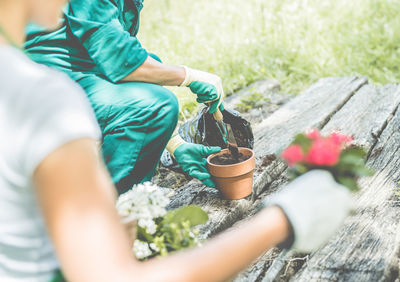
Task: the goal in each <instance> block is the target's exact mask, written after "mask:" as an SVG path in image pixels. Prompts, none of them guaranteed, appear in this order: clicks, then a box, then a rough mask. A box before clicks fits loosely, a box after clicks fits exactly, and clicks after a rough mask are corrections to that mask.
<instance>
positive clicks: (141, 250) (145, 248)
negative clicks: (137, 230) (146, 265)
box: [133, 240, 152, 259]
mask: <svg viewBox="0 0 400 282" xmlns="http://www.w3.org/2000/svg"><path fill="white" fill-rule="evenodd" d="M133 251H134V252H135V255H136V257H137V258H138V259H144V258H147V257H148V256H150V255H151V254H152V251H151V250H150V248H149V244H147V243H146V242H142V241H140V240H135V243H134V244H133Z"/></svg>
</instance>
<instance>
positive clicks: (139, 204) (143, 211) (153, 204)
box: [116, 182, 170, 219]
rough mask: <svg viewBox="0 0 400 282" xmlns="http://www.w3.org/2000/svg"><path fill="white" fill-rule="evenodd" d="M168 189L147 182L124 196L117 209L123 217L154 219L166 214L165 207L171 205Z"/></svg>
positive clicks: (118, 202)
mask: <svg viewBox="0 0 400 282" xmlns="http://www.w3.org/2000/svg"><path fill="white" fill-rule="evenodd" d="M167 194H170V191H169V190H168V189H160V188H159V187H158V186H156V185H154V184H152V183H150V182H146V183H143V184H138V185H136V186H134V187H133V188H132V189H131V190H129V191H128V192H126V193H124V194H122V195H121V196H120V197H119V199H118V201H117V203H116V207H117V210H118V213H119V214H120V215H121V216H130V217H133V218H136V219H152V218H156V217H160V216H163V215H165V214H166V212H167V211H166V209H165V207H166V206H167V205H168V204H169V201H170V200H169V198H168V196H167Z"/></svg>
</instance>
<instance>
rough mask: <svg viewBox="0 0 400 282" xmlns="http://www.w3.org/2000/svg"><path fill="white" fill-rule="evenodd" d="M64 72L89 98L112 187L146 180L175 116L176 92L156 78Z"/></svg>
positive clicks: (125, 187)
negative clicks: (120, 80) (148, 80)
mask: <svg viewBox="0 0 400 282" xmlns="http://www.w3.org/2000/svg"><path fill="white" fill-rule="evenodd" d="M70 75H71V76H72V78H74V79H75V81H77V82H78V83H79V84H80V85H81V86H82V87H83V89H84V90H85V91H86V94H87V96H88V98H89V101H90V103H91V104H92V107H93V110H94V112H95V115H96V117H97V120H98V123H99V125H100V128H101V131H102V133H103V140H102V152H103V157H104V161H105V164H106V165H107V168H108V170H109V172H110V174H111V177H112V180H113V182H114V183H115V185H116V187H117V189H118V192H119V193H123V192H125V191H126V190H128V189H130V188H131V187H132V185H134V184H137V183H142V182H145V181H149V180H151V178H152V177H153V174H154V172H155V170H156V167H157V165H158V162H159V159H160V157H161V154H162V152H163V150H164V148H165V146H166V145H167V143H168V141H169V139H170V138H171V135H172V133H173V132H174V130H175V127H176V124H177V121H178V113H179V105H178V100H177V98H176V96H175V95H174V94H173V93H172V92H171V91H169V90H168V89H166V88H164V87H162V86H159V85H156V84H150V83H141V82H126V83H117V84H114V83H111V82H109V81H108V80H106V79H103V78H101V77H99V76H96V75H89V74H83V73H79V72H73V73H72V74H71V73H70Z"/></svg>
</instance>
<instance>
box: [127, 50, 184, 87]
mask: <svg viewBox="0 0 400 282" xmlns="http://www.w3.org/2000/svg"><path fill="white" fill-rule="evenodd" d="M184 79H185V69H184V68H183V67H179V66H171V65H165V64H162V63H160V62H158V61H157V60H155V59H153V58H152V57H150V56H148V57H147V59H146V60H145V61H144V63H143V64H142V65H140V66H139V67H138V68H137V69H135V70H134V71H133V72H131V73H130V74H128V75H127V76H126V77H124V78H123V79H122V80H121V81H140V82H148V83H154V84H159V85H165V86H178V85H181V84H182V82H183V80H184Z"/></svg>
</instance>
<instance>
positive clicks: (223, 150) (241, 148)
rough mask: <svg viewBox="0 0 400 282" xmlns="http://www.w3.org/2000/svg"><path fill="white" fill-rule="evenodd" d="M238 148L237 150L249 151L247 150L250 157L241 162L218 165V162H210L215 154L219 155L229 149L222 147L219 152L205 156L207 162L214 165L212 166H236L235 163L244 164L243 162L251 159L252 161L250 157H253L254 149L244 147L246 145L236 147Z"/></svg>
mask: <svg viewBox="0 0 400 282" xmlns="http://www.w3.org/2000/svg"><path fill="white" fill-rule="evenodd" d="M238 149H239V151H240V150H246V151H249V152H250V153H251V155H250V158H248V159H247V160H245V161H242V162H240V163H236V164H229V165H218V164H214V163H212V162H211V159H212V158H214V157H215V156H217V155H220V154H223V153H225V152H227V151H229V149H222V150H221V151H220V152H218V153H215V154H212V155H209V156H208V157H207V164H208V165H211V166H214V167H224V168H229V167H234V166H237V165H242V164H244V163H246V162H251V161H252V159H253V158H254V151H253V150H252V149H249V148H246V147H238Z"/></svg>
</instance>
